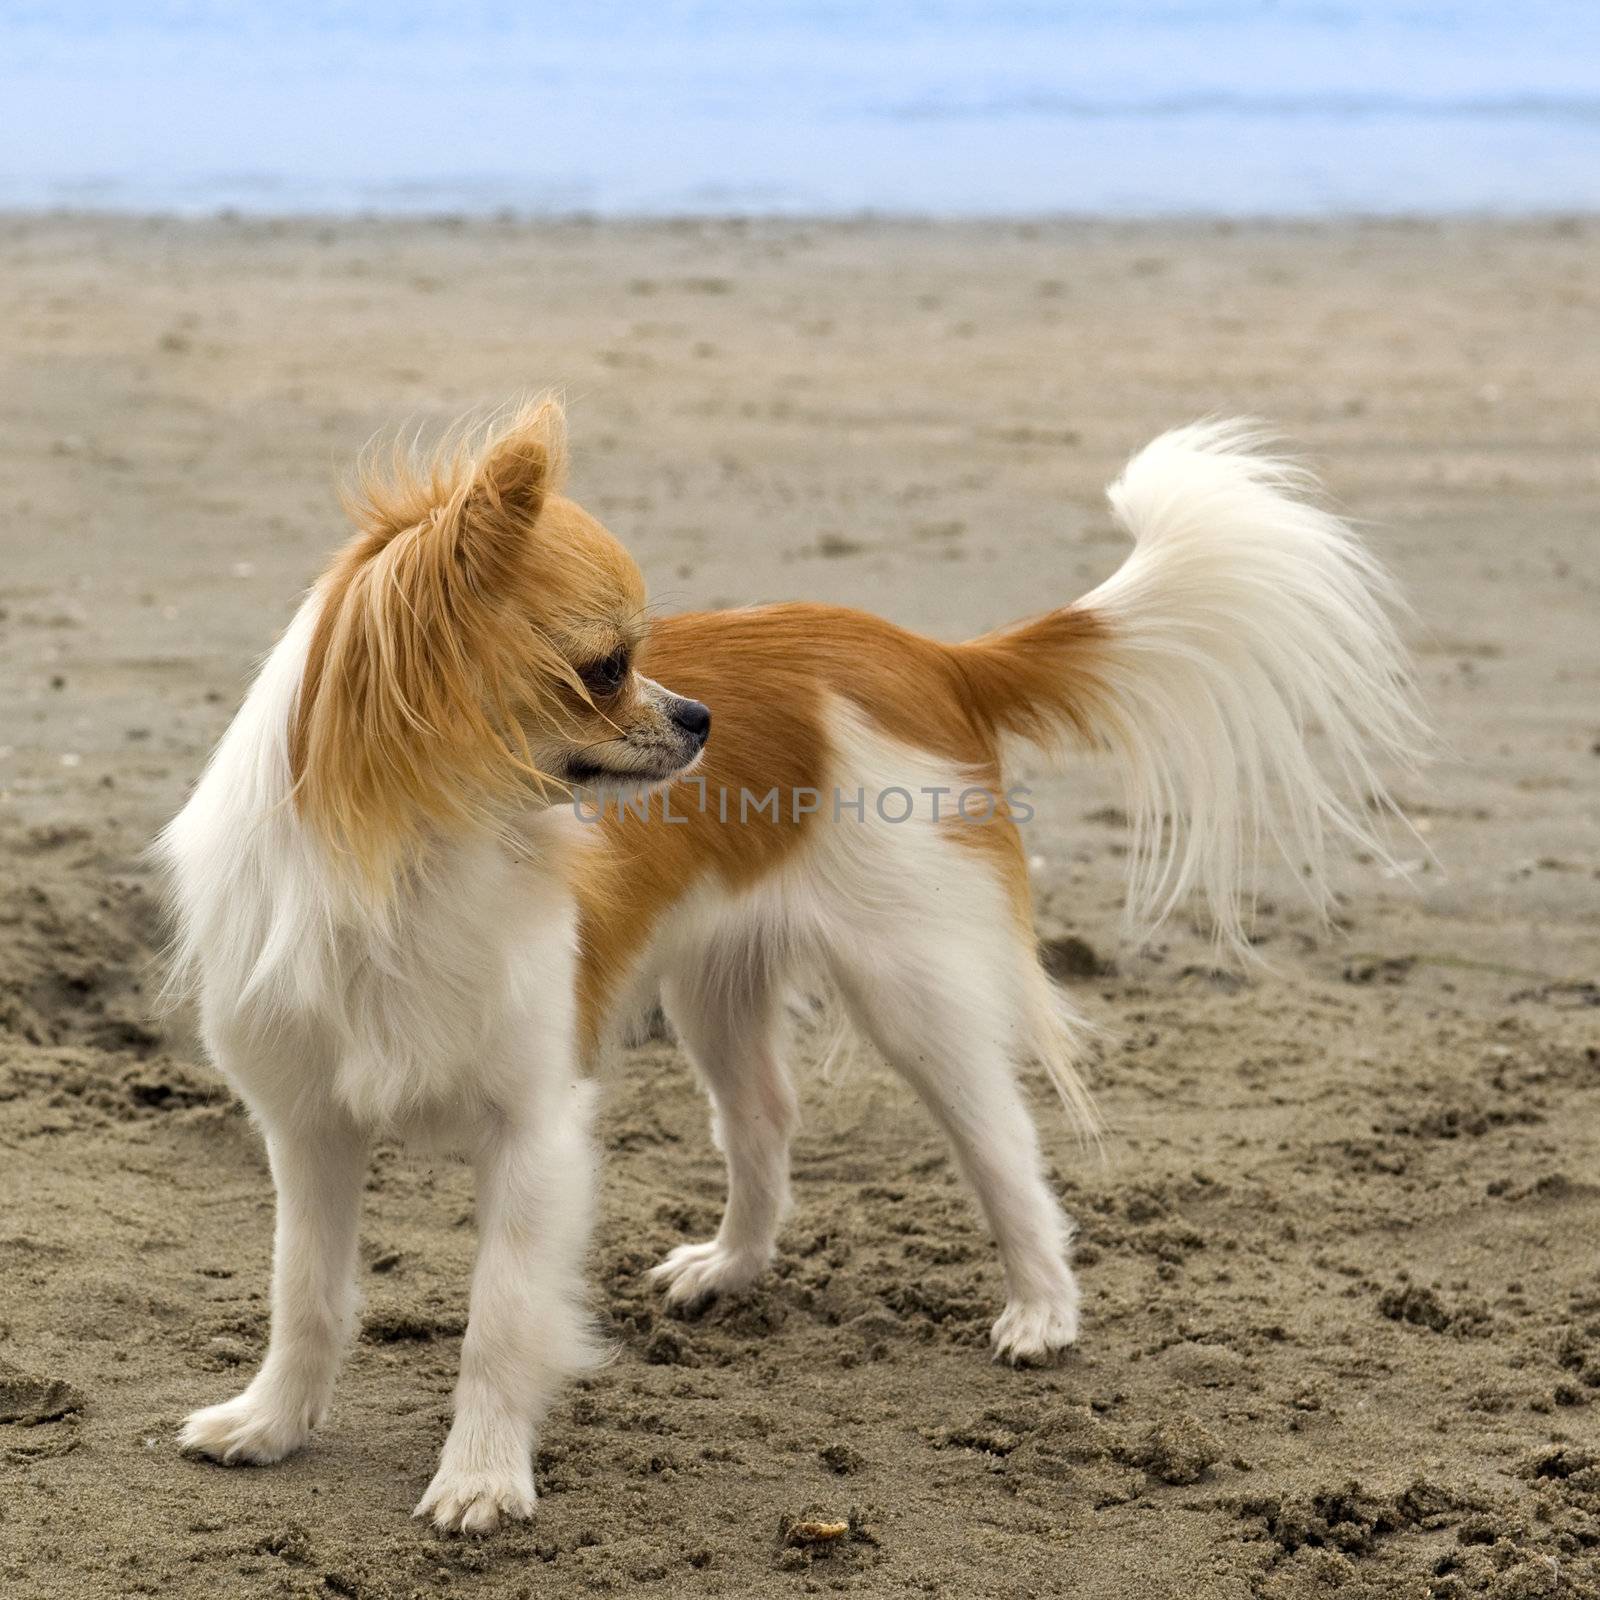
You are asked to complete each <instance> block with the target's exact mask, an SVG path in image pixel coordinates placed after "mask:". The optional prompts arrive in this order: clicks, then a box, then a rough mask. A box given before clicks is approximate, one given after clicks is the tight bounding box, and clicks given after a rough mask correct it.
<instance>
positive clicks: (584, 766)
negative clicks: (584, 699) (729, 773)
mask: <svg viewBox="0 0 1600 1600" xmlns="http://www.w3.org/2000/svg"><path fill="white" fill-rule="evenodd" d="M652 754H654V753H652ZM704 754H705V746H704V745H701V746H700V748H699V749H697V750H696V751H695V752H694V753H693V755H691V756H690V757H689V758H688V759H687V760H683V759H673V758H672V757H671V756H669V755H668V753H667V752H665V751H662V752H661V753H660V754H659V755H657V756H655V758H654V759H646V760H642V761H640V760H635V761H631V762H629V764H628V765H627V766H611V765H609V764H608V763H606V762H603V761H596V760H593V759H591V758H590V757H587V756H573V757H572V758H571V759H570V760H569V761H568V762H567V781H568V782H569V783H571V784H573V785H574V786H576V787H577V788H580V789H584V788H587V789H601V788H606V789H615V788H650V787H652V786H653V785H655V784H658V783H671V782H672V780H673V779H674V778H682V777H684V776H686V775H687V774H688V773H691V772H693V771H694V769H695V768H696V767H697V766H699V765H700V758H701V756H702V755H704Z"/></svg>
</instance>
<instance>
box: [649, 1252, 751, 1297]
mask: <svg viewBox="0 0 1600 1600" xmlns="http://www.w3.org/2000/svg"><path fill="white" fill-rule="evenodd" d="M766 1264H767V1258H766V1256H765V1255H764V1254H750V1253H748V1252H740V1251H736V1250H730V1249H728V1248H727V1246H726V1245H723V1244H721V1243H719V1242H718V1241H717V1240H715V1239H710V1240H708V1241H707V1242H706V1243H705V1244H680V1245H679V1246H678V1248H677V1249H676V1250H674V1251H673V1252H672V1254H671V1255H669V1256H668V1257H667V1259H666V1260H665V1261H663V1262H662V1263H661V1265H660V1266H658V1267H652V1268H651V1269H650V1282H651V1283H652V1284H654V1285H655V1287H656V1288H658V1289H660V1290H662V1291H663V1292H664V1293H665V1295H666V1300H667V1304H668V1305H669V1306H681V1307H683V1308H684V1309H686V1310H687V1309H689V1308H691V1307H693V1306H700V1305H704V1304H705V1303H706V1302H707V1301H708V1300H713V1299H715V1298H716V1297H717V1296H718V1295H719V1294H738V1293H740V1291H741V1290H744V1289H748V1288H749V1287H750V1285H751V1284H752V1283H754V1282H755V1281H756V1279H757V1278H758V1277H760V1276H761V1273H762V1270H763V1268H765V1266H766Z"/></svg>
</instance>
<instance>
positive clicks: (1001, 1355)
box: [990, 1288, 1078, 1366]
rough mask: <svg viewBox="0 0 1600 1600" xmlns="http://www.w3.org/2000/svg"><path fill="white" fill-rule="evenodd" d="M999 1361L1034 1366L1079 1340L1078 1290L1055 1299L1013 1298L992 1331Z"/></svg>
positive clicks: (991, 1334) (995, 1354)
mask: <svg viewBox="0 0 1600 1600" xmlns="http://www.w3.org/2000/svg"><path fill="white" fill-rule="evenodd" d="M990 1338H991V1339H992V1340H993V1342H994V1358H995V1360H996V1361H1009V1362H1010V1363H1011V1364H1012V1365H1013V1366H1030V1365H1032V1364H1034V1363H1036V1362H1043V1361H1048V1360H1050V1359H1051V1357H1053V1356H1055V1355H1058V1354H1059V1353H1060V1352H1061V1351H1063V1350H1065V1349H1066V1348H1067V1346H1068V1345H1071V1344H1076V1343H1077V1339H1078V1292H1077V1290H1076V1289H1075V1288H1074V1289H1073V1290H1072V1292H1071V1293H1070V1294H1063V1295H1060V1296H1058V1297H1057V1298H1055V1299H1053V1300H1013V1301H1012V1302H1011V1303H1010V1304H1009V1305H1008V1306H1007V1307H1006V1308H1005V1310H1004V1311H1002V1312H1001V1313H1000V1316H999V1319H998V1320H997V1321H996V1323H995V1325H994V1328H993V1329H992V1331H991V1333H990Z"/></svg>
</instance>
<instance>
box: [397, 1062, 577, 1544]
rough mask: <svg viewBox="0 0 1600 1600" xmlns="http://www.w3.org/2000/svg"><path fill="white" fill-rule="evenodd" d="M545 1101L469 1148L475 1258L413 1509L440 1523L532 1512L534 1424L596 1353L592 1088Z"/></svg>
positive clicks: (475, 1528) (462, 1526)
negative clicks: (442, 1407) (462, 1333)
mask: <svg viewBox="0 0 1600 1600" xmlns="http://www.w3.org/2000/svg"><path fill="white" fill-rule="evenodd" d="M543 1098H544V1103H543V1104H541V1105H540V1106H539V1107H538V1109H537V1112H536V1113H535V1114H533V1115H529V1114H527V1113H521V1112H519V1113H518V1115H516V1116H515V1117H505V1116H496V1117H495V1118H494V1119H493V1120H492V1122H491V1125H490V1127H489V1128H488V1130H487V1132H486V1133H485V1135H484V1137H483V1140H482V1142H481V1145H480V1147H479V1148H478V1150H477V1151H476V1152H475V1155H474V1162H473V1165H474V1170H475V1174H476V1178H477V1186H478V1260H477V1265H476V1267H475V1268H474V1269H473V1275H472V1304H471V1311H470V1315H469V1317H468V1321H467V1333H466V1338H465V1339H464V1340H463V1341H462V1345H461V1376H460V1378H459V1380H458V1382H457V1384H456V1395H455V1420H454V1422H453V1423H452V1425H451V1428H450V1434H449V1437H448V1438H447V1439H446V1440H445V1445H444V1452H443V1454H442V1455H441V1456H440V1458H439V1470H438V1472H437V1473H436V1474H435V1475H434V1479H433V1482H432V1483H431V1484H430V1485H429V1486H428V1492H427V1493H426V1494H425V1495H423V1497H422V1501H421V1503H420V1504H419V1505H418V1507H417V1511H416V1514H417V1515H418V1516H419V1517H423V1516H431V1517H432V1518H433V1520H434V1522H435V1523H436V1524H437V1525H438V1526H439V1527H440V1528H443V1529H446V1530H449V1531H459V1532H464V1533H484V1532H487V1531H488V1530H489V1529H491V1528H493V1527H494V1526H495V1525H496V1524H497V1523H498V1522H499V1521H500V1519H501V1518H502V1517H528V1516H531V1515H532V1514H533V1505H534V1489H533V1448H534V1435H535V1432H536V1430H537V1428H538V1426H539V1424H540V1423H541V1422H542V1421H543V1420H544V1415H545V1413H546V1412H547V1411H548V1410H549V1408H550V1404H551V1402H552V1401H553V1400H554V1399H555V1397H556V1395H557V1393H558V1392H559V1390H560V1386H561V1383H562V1381H563V1380H564V1379H565V1378H566V1377H567V1376H568V1375H569V1374H571V1373H572V1372H574V1371H576V1370H578V1369H579V1368H582V1367H584V1366H589V1365H592V1364H593V1362H594V1361H595V1359H596V1357H597V1354H598V1352H597V1348H596V1345H595V1342H594V1339H593V1336H592V1333H591V1330H590V1328H589V1325H588V1317H587V1313H586V1311H585V1309H584V1304H583V1256H584V1250H585V1248H586V1246H587V1243H588V1237H589V1223H590V1214H591V1211H592V1209H593V1188H594V1172H593V1168H594V1158H593V1153H592V1150H591V1147H590V1137H589V1125H590V1121H591V1119H592V1107H593V1098H594V1097H593V1093H592V1089H591V1086H590V1085H588V1084H576V1083H575V1084H568V1085H563V1086H562V1087H561V1088H560V1089H559V1090H558V1091H556V1092H553V1093H551V1094H550V1095H548V1096H545V1097H543Z"/></svg>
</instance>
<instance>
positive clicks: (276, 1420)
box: [178, 1389, 311, 1467]
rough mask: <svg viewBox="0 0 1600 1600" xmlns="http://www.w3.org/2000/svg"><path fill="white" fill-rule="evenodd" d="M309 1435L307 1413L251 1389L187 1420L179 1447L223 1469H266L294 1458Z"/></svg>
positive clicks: (182, 1429)
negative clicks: (247, 1467)
mask: <svg viewBox="0 0 1600 1600" xmlns="http://www.w3.org/2000/svg"><path fill="white" fill-rule="evenodd" d="M310 1437H311V1418H310V1416H309V1415H307V1413H306V1412H305V1411H304V1410H300V1411H298V1412H295V1411H289V1412H286V1411H285V1410H284V1408H283V1407H282V1406H277V1405H273V1404H271V1403H270V1402H268V1401H266V1400H264V1399H262V1397H261V1396H259V1395H255V1394H252V1393H251V1392H250V1391H249V1390H248V1389H246V1390H245V1392H244V1393H243V1394H240V1395H235V1396H234V1398H233V1399H232V1400H225V1401H224V1402H223V1403H222V1404H221V1405H220V1406H207V1407H206V1408H205V1410H204V1411H196V1412H194V1413H193V1414H192V1415H190V1416H189V1417H187V1418H185V1419H184V1424H183V1427H182V1428H181V1429H179V1431H178V1446H179V1448H180V1449H181V1450H183V1451H185V1452H186V1453H188V1454H190V1455H197V1456H206V1457H207V1458H208V1459H210V1460H212V1461H220V1462H221V1463H222V1464H223V1465H224V1466H229V1467H232V1466H243V1465H249V1466H253V1467H265V1466H268V1465H270V1464H271V1463H272V1462H274V1461H282V1460H283V1458H284V1457H285V1456H287V1455H293V1454H294V1452H295V1451H296V1450H298V1449H299V1448H300V1447H301V1446H302V1445H303V1444H304V1443H305V1442H306V1440H307V1439H309V1438H310Z"/></svg>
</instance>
